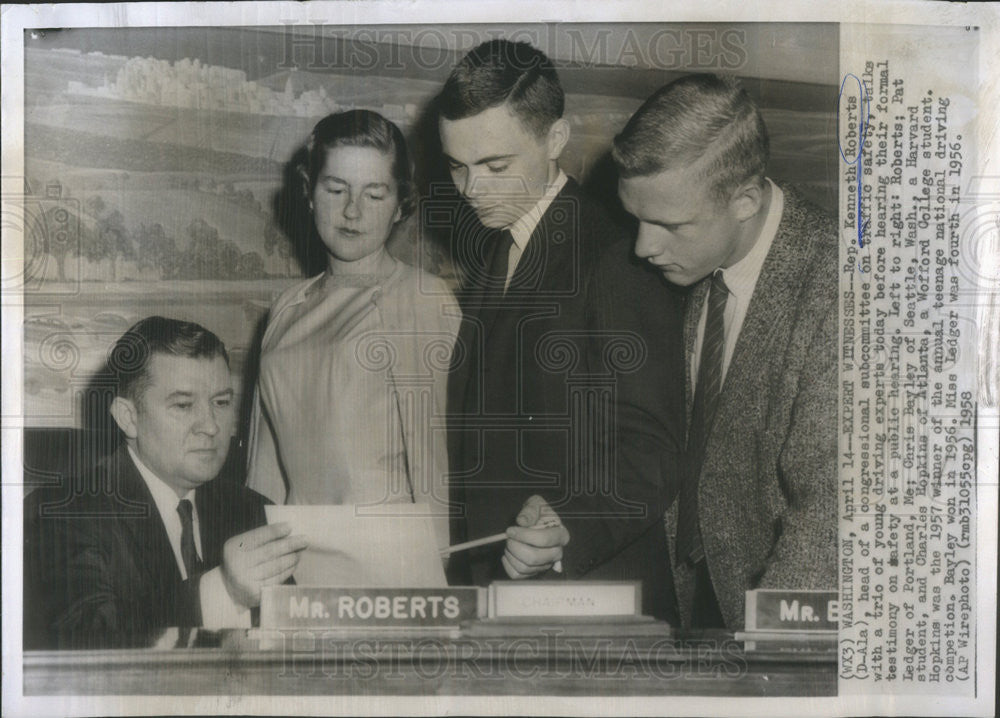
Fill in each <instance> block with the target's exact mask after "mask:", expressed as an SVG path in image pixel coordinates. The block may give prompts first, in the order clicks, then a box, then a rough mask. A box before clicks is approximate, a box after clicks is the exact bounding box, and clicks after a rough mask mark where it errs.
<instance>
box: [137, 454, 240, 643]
mask: <svg viewBox="0 0 1000 718" xmlns="http://www.w3.org/2000/svg"><path fill="white" fill-rule="evenodd" d="M128 453H129V456H131V457H132V463H134V464H135V468H136V469H138V470H139V475H140V476H142V480H143V481H145V482H146V487H147V488H148V489H149V493H150V494H152V495H153V503H154V504H155V505H156V511H157V512H158V513H159V514H160V521H162V522H163V527H164V528H165V529H166V531H167V538H168V539H169V541H170V548H171V549H172V550H173V552H174V559H175V560H176V561H177V568H178V569H180V572H181V577H182V578H183V579H184V580H185V581H186V580H187V578H188V575H187V568H186V567H185V566H184V557H183V555H182V554H181V532H182V530H183V529H182V526H181V517H180V514H178V513H177V505H178V504H179V503H180V502H181V500H182V499H187V500H188V501H190V502H191V507H192V511H191V519H192V520H191V529H192V531H193V532H194V547H195V550H197V551H198V556H200V557H204V555H205V554H204V552H203V551H202V548H201V529H200V524H199V523H198V504H197V503H195V492H194V489H192V490H191V491H189V492H187V494H185V495H184V496H183V497H181V498H179V497H178V496H177V492H176V491H174V490H173V489H172V488H170V486H168V485H167V484H166V482H164V481H163V479H161V478H160V477H159V476H157V475H156V474H154V473H153V471H152V470H151V469H150V468H149V467H148V466H146V465H145V464H144V463H143V462H142V460H141V459H140V458H139V455H138V454H136V452H135V451H133V450H132V447H131V446H130V447H128ZM198 594H199V597H200V598H201V619H202V625H203V626H204V627H205V628H249V627H250V609H249V608H246V607H245V606H241V605H240V604H238V603H236V602H235V601H234V600H233V599H232V597H231V596H230V595H229V591H228V590H227V589H226V584H225V582H224V581H223V578H222V567H221V566H216V567H215V568H213V569H211V570H210V571H206V572H205V573H203V574H202V576H201V580H200V583H199V585H198Z"/></svg>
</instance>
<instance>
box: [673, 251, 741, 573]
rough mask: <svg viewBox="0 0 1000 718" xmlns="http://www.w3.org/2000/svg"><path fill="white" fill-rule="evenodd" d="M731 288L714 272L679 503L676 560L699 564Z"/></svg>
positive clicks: (720, 388)
mask: <svg viewBox="0 0 1000 718" xmlns="http://www.w3.org/2000/svg"><path fill="white" fill-rule="evenodd" d="M728 294H729V290H728V289H727V288H726V283H725V282H724V281H723V279H722V270H717V271H716V272H715V274H713V275H712V280H711V288H710V289H709V293H708V314H707V316H706V318H705V334H704V337H703V338H702V343H701V362H700V364H699V365H698V384H697V386H695V392H694V406H693V407H692V410H691V426H690V429H689V431H688V443H687V452H686V453H687V462H686V464H687V467H686V471H685V475H684V480H683V483H682V484H681V490H680V495H679V497H678V504H677V560H678V561H689V562H690V563H691V564H696V563H698V561H700V560H702V559H703V558H704V556H705V552H704V549H703V547H702V543H701V531H700V529H699V526H698V480H699V478H700V475H701V467H702V464H703V462H704V460H705V444H706V443H707V441H708V435H709V432H710V431H711V429H712V421H713V419H714V418H715V410H716V407H717V406H718V404H719V395H720V394H721V392H722V359H723V354H724V351H725V346H726V340H725V314H726V297H727V296H728Z"/></svg>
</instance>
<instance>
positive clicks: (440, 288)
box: [393, 259, 455, 304]
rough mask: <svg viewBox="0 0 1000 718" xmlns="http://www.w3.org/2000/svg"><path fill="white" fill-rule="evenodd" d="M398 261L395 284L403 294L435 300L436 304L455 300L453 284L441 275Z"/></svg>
mask: <svg viewBox="0 0 1000 718" xmlns="http://www.w3.org/2000/svg"><path fill="white" fill-rule="evenodd" d="M396 263H397V265H398V266H397V268H396V272H395V274H396V276H397V278H396V281H395V282H394V283H393V285H394V288H395V290H396V291H398V292H399V293H400V294H401V295H402V296H407V297H412V298H414V299H413V300H414V301H421V300H433V301H434V303H436V304H441V303H448V302H454V301H455V295H454V293H453V292H452V290H451V286H450V285H449V284H448V282H446V281H445V280H444V279H442V278H441V277H439V276H437V275H436V274H431V273H430V272H427V271H425V270H423V269H420V268H419V267H414V266H413V265H411V264H406V263H405V262H402V261H400V260H398V259H397V260H396Z"/></svg>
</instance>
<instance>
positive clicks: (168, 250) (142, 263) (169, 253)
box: [134, 222, 180, 279]
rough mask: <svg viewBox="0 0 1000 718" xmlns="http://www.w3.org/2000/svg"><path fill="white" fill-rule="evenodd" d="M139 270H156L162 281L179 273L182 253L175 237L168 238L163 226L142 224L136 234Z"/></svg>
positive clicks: (157, 223)
mask: <svg viewBox="0 0 1000 718" xmlns="http://www.w3.org/2000/svg"><path fill="white" fill-rule="evenodd" d="M134 235H135V247H136V254H137V264H138V267H139V269H150V268H155V269H157V270H159V273H160V278H161V279H171V278H173V276H174V274H175V273H176V272H177V268H178V264H179V262H180V256H179V255H180V252H179V251H178V250H177V242H176V241H175V240H174V238H173V237H168V236H167V233H166V232H165V231H164V229H163V225H162V224H160V223H159V222H156V223H154V224H152V225H149V226H147V225H145V224H140V225H139V228H138V229H137V230H136V231H135V232H134Z"/></svg>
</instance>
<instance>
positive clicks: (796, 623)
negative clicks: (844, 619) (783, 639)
mask: <svg viewBox="0 0 1000 718" xmlns="http://www.w3.org/2000/svg"><path fill="white" fill-rule="evenodd" d="M838 606H839V604H838V602H837V592H836V591H785V590H783V589H765V588H760V589H757V590H756V591H747V621H746V627H747V630H748V631H810V632H811V631H836V630H837V622H838V620H839V615H838Z"/></svg>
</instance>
